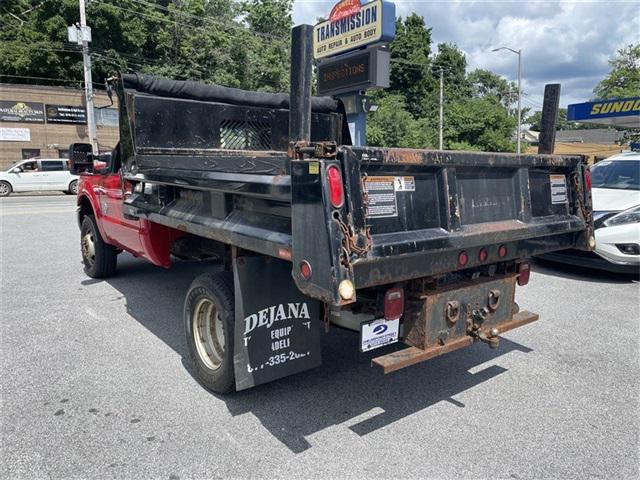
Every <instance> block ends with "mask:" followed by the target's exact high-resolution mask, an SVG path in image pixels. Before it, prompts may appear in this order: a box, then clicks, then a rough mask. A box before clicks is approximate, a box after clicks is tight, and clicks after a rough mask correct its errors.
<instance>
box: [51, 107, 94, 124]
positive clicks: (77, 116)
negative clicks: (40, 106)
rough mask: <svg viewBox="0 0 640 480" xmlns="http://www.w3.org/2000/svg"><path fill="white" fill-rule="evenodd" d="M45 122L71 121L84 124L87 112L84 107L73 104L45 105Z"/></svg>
mask: <svg viewBox="0 0 640 480" xmlns="http://www.w3.org/2000/svg"><path fill="white" fill-rule="evenodd" d="M45 110H46V112H47V123H72V124H79V125H85V124H86V123H87V112H86V110H85V109H84V107H76V106H73V105H46V108H45Z"/></svg>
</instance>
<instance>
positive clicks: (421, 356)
mask: <svg viewBox="0 0 640 480" xmlns="http://www.w3.org/2000/svg"><path fill="white" fill-rule="evenodd" d="M538 318H539V316H538V314H537V313H531V312H527V311H523V312H518V313H516V314H515V315H513V317H512V318H511V320H508V321H506V322H504V323H501V324H499V325H496V326H495V327H493V329H495V330H497V331H498V334H501V333H504V332H508V331H509V330H513V329H514V328H518V327H521V326H523V325H526V324H528V323H532V322H535V321H536V320H538ZM474 341H477V340H476V339H474V337H471V336H464V337H460V338H456V339H454V340H451V341H450V342H446V343H445V344H444V345H434V346H433V347H429V348H427V349H424V350H423V349H421V348H417V347H408V348H405V349H403V350H398V351H397V352H393V353H389V354H387V355H382V356H381V357H376V358H374V359H372V360H371V366H374V365H375V366H379V367H382V370H383V372H384V373H385V374H386V373H391V372H395V371H396V370H400V369H402V368H405V367H409V366H411V365H415V364H416V363H420V362H424V361H426V360H430V359H432V358H435V357H438V356H440V355H444V354H445V353H449V352H452V351H454V350H458V349H460V348H463V347H468V346H469V345H471V344H473V343H474Z"/></svg>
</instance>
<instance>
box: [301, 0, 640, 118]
mask: <svg viewBox="0 0 640 480" xmlns="http://www.w3.org/2000/svg"><path fill="white" fill-rule="evenodd" d="M336 1H337V0H336ZM336 1H333V0H330V1H324V0H294V5H293V17H294V21H295V23H296V24H299V23H315V19H316V18H317V17H318V16H321V15H325V16H326V15H328V13H329V12H330V11H331V7H332V6H333V5H334V4H335V3H336ZM363 3H366V2H365V1H364V0H363ZM395 4H396V14H397V15H400V16H402V17H406V16H407V15H408V14H410V13H411V12H415V13H417V14H419V15H422V16H423V17H424V18H425V22H426V24H427V26H428V27H430V28H432V29H433V40H434V45H435V44H437V43H441V42H453V43H456V44H457V45H458V47H460V48H461V49H462V50H463V51H464V52H465V53H466V55H467V61H468V63H469V68H470V69H474V68H485V69H488V70H491V71H494V72H496V73H499V74H501V75H503V76H505V77H507V78H509V79H511V80H515V79H516V78H517V56H516V55H515V54H513V53H510V52H508V51H501V52H491V49H492V48H495V47H499V46H509V47H511V48H513V49H515V50H518V49H519V48H521V49H522V51H523V54H522V59H523V91H524V93H525V96H524V99H523V104H524V106H529V107H532V108H533V109H537V110H539V109H541V104H542V95H543V92H544V85H545V84H546V83H556V82H559V83H561V84H562V97H561V101H560V103H561V105H562V106H566V105H567V104H569V103H577V102H583V101H587V100H588V99H589V98H591V96H592V95H593V94H592V90H593V87H594V86H595V85H596V84H597V83H598V81H600V80H601V79H602V78H603V77H604V76H605V75H606V74H607V73H608V71H609V66H608V64H607V60H608V59H609V58H610V57H611V56H612V55H613V54H614V53H615V52H616V50H618V49H619V48H621V47H623V46H625V45H628V44H630V43H638V42H640V0H614V1H612V0H609V1H581V2H563V1H523V2H516V1H464V0H460V1H431V0H422V1H420V0H414V1H411V0H410V1H403V0H396V1H395Z"/></svg>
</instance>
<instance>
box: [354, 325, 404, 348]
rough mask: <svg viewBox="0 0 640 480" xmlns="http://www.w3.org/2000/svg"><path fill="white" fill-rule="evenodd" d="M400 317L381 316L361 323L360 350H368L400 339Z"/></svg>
mask: <svg viewBox="0 0 640 480" xmlns="http://www.w3.org/2000/svg"><path fill="white" fill-rule="evenodd" d="M399 330H400V319H397V320H385V319H384V318H380V319H377V320H372V321H370V322H366V323H363V324H361V325H360V351H361V352H368V351H369V350H373V349H376V348H380V347H384V346H385V345H389V344H390V343H396V342H397V341H398V331H399Z"/></svg>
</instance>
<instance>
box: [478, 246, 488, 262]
mask: <svg viewBox="0 0 640 480" xmlns="http://www.w3.org/2000/svg"><path fill="white" fill-rule="evenodd" d="M487 258H489V253H488V252H487V250H486V249H484V248H481V249H480V253H478V260H480V261H481V262H486V261H487Z"/></svg>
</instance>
